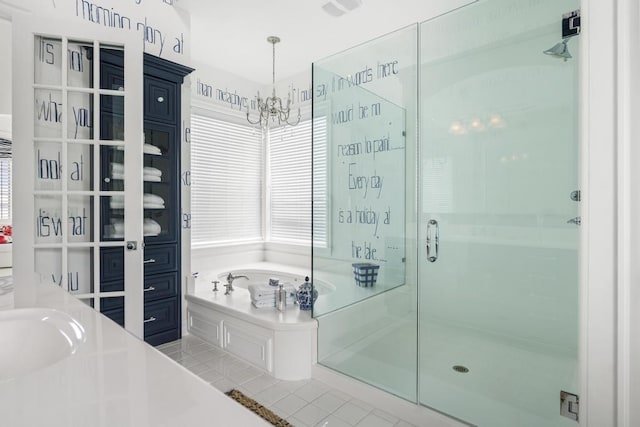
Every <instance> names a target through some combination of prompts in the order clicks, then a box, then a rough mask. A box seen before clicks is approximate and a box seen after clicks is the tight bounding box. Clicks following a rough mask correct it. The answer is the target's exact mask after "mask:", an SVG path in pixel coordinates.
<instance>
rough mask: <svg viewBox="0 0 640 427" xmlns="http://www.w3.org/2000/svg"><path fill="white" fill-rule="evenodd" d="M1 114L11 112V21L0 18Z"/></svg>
mask: <svg viewBox="0 0 640 427" xmlns="http://www.w3.org/2000/svg"><path fill="white" fill-rule="evenodd" d="M0 58H1V61H0V62H1V63H2V65H1V66H0V114H11V22H9V21H6V20H4V19H2V18H0Z"/></svg>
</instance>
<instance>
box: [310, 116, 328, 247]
mask: <svg viewBox="0 0 640 427" xmlns="http://www.w3.org/2000/svg"><path fill="white" fill-rule="evenodd" d="M327 131H328V129H327V118H326V117H325V116H320V117H316V118H314V119H313V246H315V247H316V248H326V247H327V246H328V243H327V242H328V240H327V233H328V231H327V224H328V223H327V218H328V215H329V209H330V206H329V198H328V193H327V188H328V185H329V169H328V168H329V165H328V163H327V158H328V150H329V147H328V146H327Z"/></svg>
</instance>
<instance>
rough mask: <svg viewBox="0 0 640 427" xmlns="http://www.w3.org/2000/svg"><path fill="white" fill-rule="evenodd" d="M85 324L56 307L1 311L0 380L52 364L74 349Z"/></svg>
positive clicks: (82, 338)
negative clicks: (55, 308)
mask: <svg viewBox="0 0 640 427" xmlns="http://www.w3.org/2000/svg"><path fill="white" fill-rule="evenodd" d="M85 339H86V338H85V332H84V328H83V327H82V325H81V324H80V323H78V322H77V321H76V320H75V319H74V318H73V317H71V316H69V315H68V314H66V313H63V312H61V311H58V310H54V309H46V308H21V309H14V310H7V311H0V381H4V380H7V379H11V378H16V377H19V376H21V375H25V374H28V373H30V372H33V371H36V370H38V369H41V368H44V367H45V366H49V365H51V364H53V363H55V362H57V361H59V360H62V359H64V358H65V357H68V356H70V355H72V354H73V353H75V351H76V350H77V349H78V347H79V346H80V345H81V344H82V343H83V342H84V341H85Z"/></svg>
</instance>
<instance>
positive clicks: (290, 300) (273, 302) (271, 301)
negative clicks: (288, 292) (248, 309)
mask: <svg viewBox="0 0 640 427" xmlns="http://www.w3.org/2000/svg"><path fill="white" fill-rule="evenodd" d="M277 302H278V301H277V300H276V299H275V298H274V299H266V300H257V301H256V300H251V303H252V304H253V305H271V306H272V307H273V306H274V305H276V303H277ZM295 303H296V300H295V299H294V298H287V299H286V304H287V305H294V304H295Z"/></svg>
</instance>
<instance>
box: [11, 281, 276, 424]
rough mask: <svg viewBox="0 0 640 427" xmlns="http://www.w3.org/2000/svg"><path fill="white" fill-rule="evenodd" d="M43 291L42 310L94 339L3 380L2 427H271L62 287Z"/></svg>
mask: <svg viewBox="0 0 640 427" xmlns="http://www.w3.org/2000/svg"><path fill="white" fill-rule="evenodd" d="M18 286H19V285H18ZM38 288H39V289H38V294H37V298H36V302H35V304H34V305H35V306H36V307H42V308H53V309H56V310H59V311H61V312H63V313H66V314H68V315H70V316H71V317H73V318H74V319H76V320H77V321H78V322H79V323H80V324H81V325H82V327H83V328H84V331H85V334H86V335H85V336H86V341H85V342H83V343H82V344H80V345H79V346H78V348H77V350H76V351H75V353H73V354H71V355H70V356H67V357H64V358H62V359H61V360H59V361H57V362H55V363H53V364H51V365H49V366H47V367H44V368H41V369H39V370H35V371H32V372H30V373H27V374H24V375H20V376H18V377H16V378H12V379H8V380H5V381H3V382H0V413H1V414H2V415H1V421H0V424H2V425H6V426H12V427H19V426H25V427H26V426H40V425H42V426H44V425H46V426H49V427H56V426H60V427H75V426H78V427H88V426H89V427H90V426H136V427H146V426H148V427H158V426H190V427H195V426H203V427H204V426H207V427H209V426H211V425H242V426H267V425H269V424H267V423H266V422H264V421H263V420H262V419H260V418H259V417H257V416H256V415H254V414H253V413H251V412H249V411H248V410H246V409H244V408H243V407H242V406H240V405H238V404H236V403H235V402H234V401H232V400H231V399H229V398H228V397H226V396H224V394H222V393H221V392H220V391H218V390H217V389H215V388H214V387H212V386H211V385H209V384H207V383H206V382H204V381H203V380H201V379H200V378H198V377H197V376H195V375H193V374H192V373H191V372H189V371H188V370H186V369H185V368H183V367H182V366H180V365H178V364H177V363H175V362H173V361H172V360H171V359H169V358H168V357H166V356H164V355H163V354H162V353H160V352H159V351H157V350H155V349H154V348H153V347H151V346H149V345H148V344H145V343H144V342H142V341H140V340H138V339H137V338H135V337H134V336H133V335H131V334H129V333H127V332H126V331H125V330H124V329H122V328H121V327H119V326H118V325H116V324H115V323H114V322H112V321H111V320H109V319H108V318H106V317H104V316H102V315H101V314H100V313H98V312H96V311H95V310H93V309H92V308H90V307H88V306H86V305H84V304H83V303H81V302H80V301H78V300H76V299H75V298H74V297H72V296H70V295H69V294H67V293H66V292H64V291H63V290H62V289H61V288H59V287H57V286H54V285H41V286H39V287H38Z"/></svg>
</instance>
